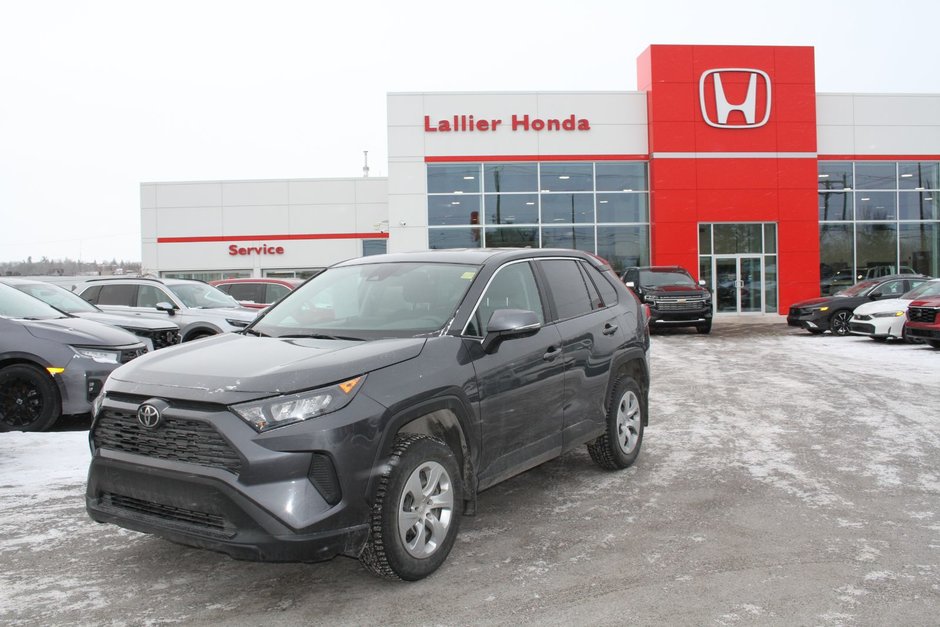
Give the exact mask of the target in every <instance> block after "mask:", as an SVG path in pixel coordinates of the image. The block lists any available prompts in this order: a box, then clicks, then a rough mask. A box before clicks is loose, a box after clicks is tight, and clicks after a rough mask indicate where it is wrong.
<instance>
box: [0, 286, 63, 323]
mask: <svg viewBox="0 0 940 627" xmlns="http://www.w3.org/2000/svg"><path fill="white" fill-rule="evenodd" d="M0 316H3V317H5V318H20V319H24V320H51V319H53V318H65V317H66V316H65V315H64V314H63V313H62V312H61V311H58V310H57V309H53V308H52V307H50V306H49V305H47V304H46V303H44V302H42V301H41V300H39V299H36V298H33V297H32V296H30V295H29V294H24V293H23V292H21V291H19V290H17V289H14V288H12V287H10V286H9V285H3V284H0Z"/></svg>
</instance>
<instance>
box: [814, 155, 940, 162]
mask: <svg viewBox="0 0 940 627" xmlns="http://www.w3.org/2000/svg"><path fill="white" fill-rule="evenodd" d="M817 159H819V160H820V161H940V155H818V156H817Z"/></svg>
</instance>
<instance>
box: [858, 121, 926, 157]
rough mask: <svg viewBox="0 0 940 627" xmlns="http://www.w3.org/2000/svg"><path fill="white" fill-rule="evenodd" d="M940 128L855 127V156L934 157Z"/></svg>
mask: <svg viewBox="0 0 940 627" xmlns="http://www.w3.org/2000/svg"><path fill="white" fill-rule="evenodd" d="M938 153H940V126H932V127H931V126H856V127H855V154H857V155H866V154H883V155H919V154H921V155H925V154H926V155H929V154H932V155H936V154H938Z"/></svg>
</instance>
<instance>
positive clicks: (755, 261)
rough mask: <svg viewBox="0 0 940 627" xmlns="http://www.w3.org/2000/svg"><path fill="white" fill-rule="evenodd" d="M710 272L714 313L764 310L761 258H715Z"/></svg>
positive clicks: (735, 256) (752, 256)
mask: <svg viewBox="0 0 940 627" xmlns="http://www.w3.org/2000/svg"><path fill="white" fill-rule="evenodd" d="M713 263H714V264H715V265H714V267H713V270H712V277H714V278H713V281H714V285H713V286H712V293H713V294H714V295H715V311H716V312H717V313H760V312H762V311H763V310H764V299H763V296H764V268H763V263H762V259H761V257H760V256H754V255H722V256H719V255H716V256H715V257H714V262H713Z"/></svg>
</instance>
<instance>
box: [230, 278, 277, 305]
mask: <svg viewBox="0 0 940 627" xmlns="http://www.w3.org/2000/svg"><path fill="white" fill-rule="evenodd" d="M229 288H230V289H229V290H228V294H229V296H231V297H232V298H234V299H235V300H242V301H245V302H250V303H266V302H268V301H266V300H265V299H264V285H263V284H261V283H232V284H231V285H230V286H229Z"/></svg>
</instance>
